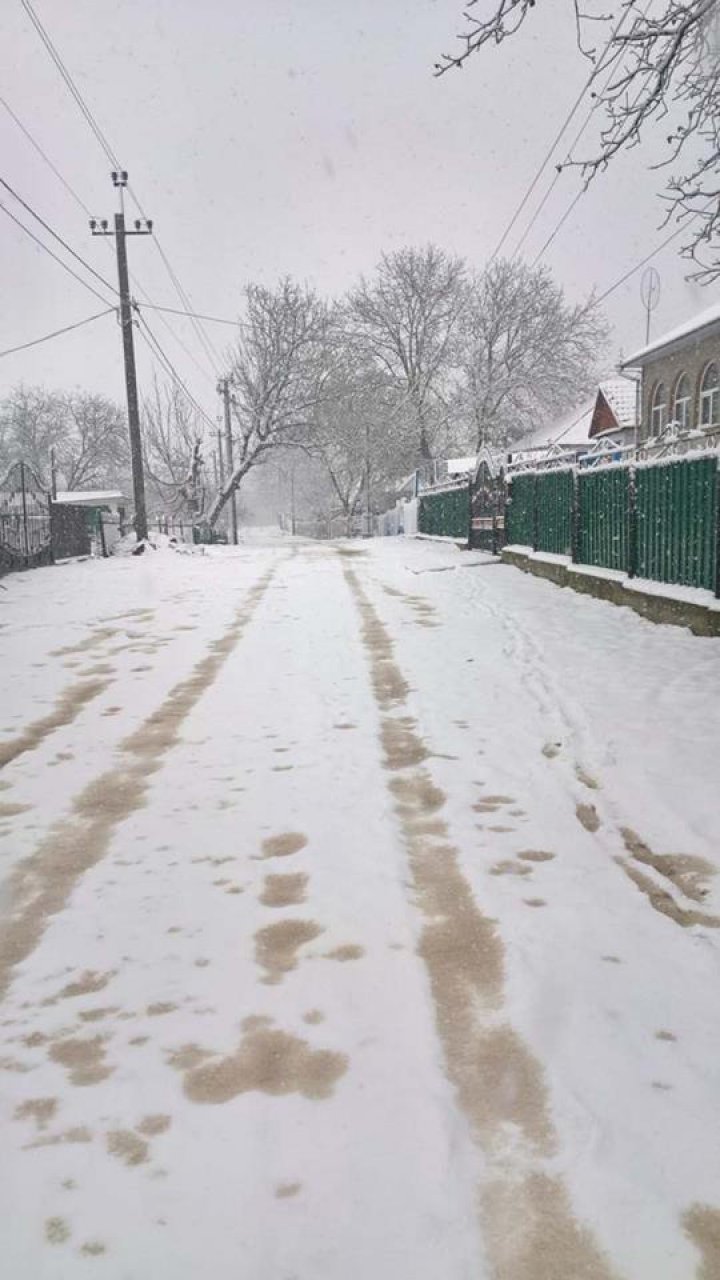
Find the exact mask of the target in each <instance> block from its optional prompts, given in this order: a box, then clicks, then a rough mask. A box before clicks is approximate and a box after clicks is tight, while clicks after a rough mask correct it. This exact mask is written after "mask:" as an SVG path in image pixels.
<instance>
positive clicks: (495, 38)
mask: <svg viewBox="0 0 720 1280" xmlns="http://www.w3.org/2000/svg"><path fill="white" fill-rule="evenodd" d="M568 3H569V4H571V5H572V10H571V12H572V15H573V17H574V21H575V24H576V29H577V39H578V45H579V47H580V48H581V50H582V51H583V52H584V53H586V54H587V55H588V56H589V57H590V58H591V60H592V61H593V62H595V63H596V67H597V68H598V69H599V66H600V64H601V63H604V65H605V66H608V65H612V66H613V68H614V71H613V74H612V76H611V77H610V79H609V81H607V82H606V83H605V84H604V85H603V87H602V88H600V89H599V90H597V91H596V92H595V93H593V97H594V98H595V101H596V103H597V105H598V106H599V107H600V108H602V109H603V110H604V113H605V124H604V127H603V128H602V130H601V134H600V139H599V143H598V147H597V150H596V152H595V153H594V154H592V155H590V156H589V157H588V158H587V159H585V160H580V161H571V163H575V164H578V165H579V166H580V167H581V169H582V171H583V174H584V176H585V179H586V182H590V181H591V180H592V179H593V178H594V177H595V176H596V175H597V174H598V173H600V172H602V171H604V170H605V169H606V168H607V166H608V164H609V163H610V162H611V161H612V160H613V158H614V157H615V156H616V155H617V154H618V153H619V152H621V151H624V150H628V149H631V148H633V147H636V146H638V145H639V144H640V142H641V141H642V140H643V138H644V137H645V134H646V131H647V129H648V127H649V126H650V125H652V124H653V123H655V124H659V123H660V122H662V121H664V120H666V119H667V120H668V121H669V125H668V131H667V133H666V135H665V147H666V151H667V154H666V155H665V157H664V158H663V159H662V160H661V161H660V162H659V163H658V164H655V165H653V166H652V167H653V168H663V167H668V166H672V168H673V171H672V173H671V174H670V177H669V178H668V180H667V183H666V186H665V191H664V194H663V196H662V199H663V200H664V202H665V205H666V211H665V217H664V222H663V225H665V224H666V223H667V222H669V221H671V220H672V221H674V222H678V223H679V224H680V225H682V224H683V223H684V224H685V225H686V236H685V239H684V241H683V242H682V244H681V250H680V252H681V253H682V255H683V256H684V257H686V258H687V259H688V260H689V261H691V262H692V263H693V264H694V266H695V268H696V270H695V271H694V272H693V275H692V278H693V279H695V280H697V281H698V282H700V283H702V284H711V283H713V282H715V281H716V280H718V279H720V6H719V5H718V0H664V8H663V10H662V12H661V13H660V14H659V15H658V16H656V17H652V16H649V10H648V6H647V5H645V7H644V8H643V7H641V3H640V0H622V3H617V0H616V12H608V13H603V14H599V15H592V14H589V13H587V12H584V11H582V10H581V9H580V7H579V0H568ZM475 4H476V0H469V2H468V11H467V13H466V15H465V16H466V20H467V23H468V30H467V31H466V32H465V33H464V34H463V35H462V36H461V37H460V38H461V40H462V42H463V47H462V49H461V50H460V52H459V53H458V54H447V55H444V56H443V57H442V58H441V60H440V62H439V63H436V66H435V71H436V74H437V75H443V74H444V73H445V72H446V71H448V70H449V69H450V68H451V67H460V66H462V65H463V64H464V63H465V61H466V60H467V59H468V58H469V57H470V56H471V54H474V53H477V52H479V50H480V49H482V48H483V46H484V45H486V44H488V43H491V44H492V43H494V44H500V43H501V42H502V41H503V40H505V39H506V38H507V37H508V36H510V35H513V34H514V32H515V31H517V30H518V28H519V27H520V26H521V25H522V23H523V22H524V21H525V19H526V18H527V16H528V14H529V12H530V10H531V9H534V8H535V7H536V4H535V0H493V9H492V12H491V14H490V16H489V17H488V18H486V19H479V18H476V17H475V15H474V13H472V12H471V10H472V9H473V8H474V5H475ZM618 12H619V13H620V21H618V22H616V17H617V13H618ZM590 22H592V23H594V24H595V28H594V30H595V33H597V29H598V27H600V28H602V26H603V24H606V25H607V26H608V28H612V29H610V31H609V34H608V36H607V39H606V41H605V45H604V49H603V52H602V54H601V55H600V56H599V57H598V55H597V54H596V52H595V49H594V47H593V48H592V49H588V48H586V47H585V43H584V40H585V31H586V28H587V26H588V24H589V23H590ZM613 23H616V25H615V26H612V24H613ZM676 166H677V168H676Z"/></svg>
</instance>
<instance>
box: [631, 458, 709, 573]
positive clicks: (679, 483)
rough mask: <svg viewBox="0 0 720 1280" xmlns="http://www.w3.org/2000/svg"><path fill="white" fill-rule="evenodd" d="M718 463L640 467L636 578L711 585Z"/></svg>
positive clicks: (705, 460) (704, 461) (685, 462)
mask: <svg viewBox="0 0 720 1280" xmlns="http://www.w3.org/2000/svg"><path fill="white" fill-rule="evenodd" d="M717 467H718V464H717V459H716V458H714V457H709V458H694V459H691V460H690V459H685V458H682V459H676V460H673V461H672V462H667V463H663V464H654V465H651V466H645V467H642V466H641V467H638V469H637V473H636V479H635V483H636V492H637V499H636V501H637V574H638V577H640V578H652V579H654V580H655V581H657V582H674V583H679V584H680V585H683V586H689V587H705V588H706V589H707V590H713V589H714V587H715V572H716V554H717V547H716V542H717V520H718V512H717Z"/></svg>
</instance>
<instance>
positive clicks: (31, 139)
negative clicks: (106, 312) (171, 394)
mask: <svg viewBox="0 0 720 1280" xmlns="http://www.w3.org/2000/svg"><path fill="white" fill-rule="evenodd" d="M0 102H2V104H3V106H4V107H5V109H6V111H7V112H8V113H9V115H10V116H11V117H12V119H13V120H14V121H15V123H16V125H17V126H18V128H19V129H20V130H21V131H22V133H24V134H25V137H26V138H27V139H28V141H29V142H30V143H31V144H32V146H33V147H34V148H35V150H36V151H37V152H38V154H39V155H40V156H41V157H42V159H43V160H44V161H45V163H46V164H47V165H48V167H49V168H50V169H51V170H52V172H53V173H54V174H55V177H56V178H57V179H58V180H59V181H60V182H61V183H62V185H63V186H64V187H65V189H66V191H68V192H69V194H70V195H71V196H72V198H73V199H74V200H75V202H76V203H77V205H78V206H79V207H80V208H81V209H82V210H83V212H84V213H86V214H87V216H88V218H90V217H91V216H92V214H91V211H90V209H88V207H87V205H86V204H85V202H84V200H82V198H81V197H80V196H79V195H78V193H77V191H76V190H75V189H74V187H72V186H71V185H70V183H69V182H68V181H67V179H66V178H65V177H64V176H63V174H62V173H61V172H60V170H59V169H58V168H57V166H56V165H55V164H53V162H52V160H51V159H50V157H49V156H48V155H47V154H46V153H45V151H43V149H42V147H41V146H40V144H39V142H38V141H37V139H36V138H34V137H33V135H32V133H31V132H30V130H29V129H28V128H27V127H26V126H25V125H24V124H23V122H22V121H21V120H20V118H19V117H18V115H17V114H16V113H15V112H14V111H13V109H12V107H11V106H10V104H9V103H8V102H7V101H6V100H5V99H4V98H0ZM104 243H105V247H106V249H107V251H108V253H110V254H112V248H111V247H110V244H109V242H108V241H104ZM130 279H131V280H132V282H133V285H134V287H135V289H136V290H137V291H138V293H139V294H140V295H141V296H142V297H143V298H144V299H145V304H144V305H146V306H149V307H152V308H153V310H163V309H164V308H160V307H155V305H154V304H153V303H152V302H151V301H150V295H149V294H148V292H147V290H146V289H144V288H143V286H142V284H141V283H140V281H139V280H138V278H137V276H136V275H134V274H133V273H130ZM166 309H167V310H168V311H172V308H170V307H168V308H166ZM177 314H178V315H184V314H185V313H184V312H180V311H178V313H177ZM200 318H201V319H205V318H207V319H212V318H213V317H200ZM159 319H160V322H161V324H163V325H164V327H165V328H166V329H167V332H168V333H169V334H170V337H171V338H173V339H174V341H175V342H177V344H178V346H179V347H181V348H182V350H183V351H184V352H185V355H186V356H187V357H188V359H189V360H191V361H192V363H193V364H194V365H195V368H196V369H197V370H198V372H199V373H201V374H202V376H203V377H204V378H207V379H208V381H209V382H211V383H212V384H213V386H214V385H215V374H214V372H213V373H212V374H210V373H208V371H207V369H206V368H204V367H203V366H202V365H201V364H200V363H199V362H198V360H197V359H196V357H195V355H194V354H193V352H192V351H191V350H190V348H189V347H188V346H187V345H186V343H185V342H184V341H183V339H182V338H181V337H180V335H179V334H177V333H176V332H175V330H174V329H172V328H171V326H170V325H169V324H168V322H167V320H166V319H165V317H164V316H162V315H161V316H160V317H159ZM223 323H227V324H232V323H233V322H232V321H230V320H228V321H224V322H223Z"/></svg>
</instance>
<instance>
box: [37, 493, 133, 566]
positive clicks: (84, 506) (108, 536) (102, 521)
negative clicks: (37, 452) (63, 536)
mask: <svg viewBox="0 0 720 1280" xmlns="http://www.w3.org/2000/svg"><path fill="white" fill-rule="evenodd" d="M126 503H127V499H126V498H125V496H124V494H123V493H122V492H121V490H120V489H63V490H59V491H58V493H57V494H56V495H55V497H54V498H53V501H52V506H53V508H54V509H56V512H57V515H58V517H59V518H60V520H59V522H62V513H63V512H65V513H67V514H68V515H69V513H70V512H71V511H73V512H77V513H81V514H82V518H83V519H84V522H85V529H86V531H87V534H89V536H90V537H91V538H92V537H94V538H97V541H98V544H99V547H100V550H101V553H102V555H103V556H106V555H107V554H108V550H109V549H110V548H111V547H112V545H113V544H114V543H115V542H116V541H117V540H118V538H120V537H122V535H123V533H124V519H125V507H126ZM65 524H66V525H67V526H68V528H67V533H68V537H69V536H70V521H69V520H67V521H65ZM76 535H77V540H78V543H79V542H80V541H81V537H80V530H79V528H78V530H77V531H76ZM70 541H72V539H70ZM65 554H67V555H73V554H79V553H78V552H75V551H66V553H65Z"/></svg>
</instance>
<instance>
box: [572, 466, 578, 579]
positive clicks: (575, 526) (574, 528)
mask: <svg viewBox="0 0 720 1280" xmlns="http://www.w3.org/2000/svg"><path fill="white" fill-rule="evenodd" d="M571 474H572V505H571V508H570V556H571V559H572V562H573V564H577V563H578V560H579V559H580V477H579V475H578V472H577V468H575V467H574V468H573V470H572V473H571Z"/></svg>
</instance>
